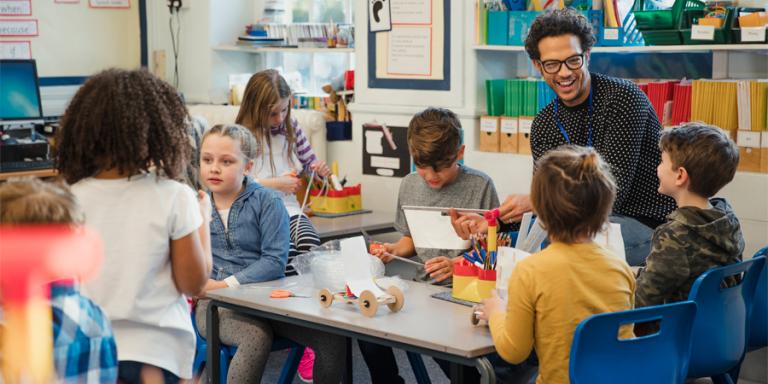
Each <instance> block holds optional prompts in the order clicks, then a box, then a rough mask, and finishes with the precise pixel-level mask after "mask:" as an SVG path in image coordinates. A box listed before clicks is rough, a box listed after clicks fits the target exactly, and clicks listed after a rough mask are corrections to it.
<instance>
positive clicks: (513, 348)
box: [480, 266, 535, 364]
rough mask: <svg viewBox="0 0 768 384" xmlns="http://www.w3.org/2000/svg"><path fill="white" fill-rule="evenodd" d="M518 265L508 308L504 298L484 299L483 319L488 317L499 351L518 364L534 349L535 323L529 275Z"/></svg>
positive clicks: (508, 359)
mask: <svg viewBox="0 0 768 384" xmlns="http://www.w3.org/2000/svg"><path fill="white" fill-rule="evenodd" d="M526 275H527V274H526V273H525V271H520V268H519V266H518V267H516V268H515V269H514V270H513V271H512V275H511V276H510V278H509V290H508V295H507V297H508V302H507V308H506V311H505V310H504V304H503V301H502V300H501V299H500V298H499V297H498V296H496V295H495V291H493V292H494V296H493V297H492V298H490V299H486V300H483V307H484V308H483V310H482V312H483V313H482V314H481V316H480V318H483V319H486V320H488V327H489V328H490V329H491V337H492V338H493V344H494V345H495V346H496V352H498V353H499V355H500V356H501V357H502V358H503V359H504V360H506V361H508V362H510V363H512V364H519V363H521V362H523V361H524V360H525V359H527V358H528V355H530V354H531V350H532V349H533V342H534V336H533V326H534V320H535V308H534V304H533V302H532V301H531V300H530V299H531V296H532V290H531V289H530V288H529V286H528V283H530V281H528V280H530V277H527V278H526Z"/></svg>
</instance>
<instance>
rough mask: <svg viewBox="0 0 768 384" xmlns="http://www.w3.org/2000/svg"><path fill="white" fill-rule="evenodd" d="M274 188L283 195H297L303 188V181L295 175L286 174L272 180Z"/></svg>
mask: <svg viewBox="0 0 768 384" xmlns="http://www.w3.org/2000/svg"><path fill="white" fill-rule="evenodd" d="M272 180H273V183H272V184H273V188H274V189H277V190H278V191H280V192H283V193H296V191H298V190H299V187H300V186H301V180H300V179H299V178H298V177H296V175H295V174H286V175H282V176H278V177H274V178H272Z"/></svg>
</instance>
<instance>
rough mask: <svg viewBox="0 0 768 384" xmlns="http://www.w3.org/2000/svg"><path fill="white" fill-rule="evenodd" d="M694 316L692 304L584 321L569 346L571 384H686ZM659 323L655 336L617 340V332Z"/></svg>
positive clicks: (594, 317) (630, 311)
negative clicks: (643, 324)
mask: <svg viewBox="0 0 768 384" xmlns="http://www.w3.org/2000/svg"><path fill="white" fill-rule="evenodd" d="M695 315H696V304H695V303H693V302H691V301H683V302H678V303H673V304H665V305H658V306H653V307H644V308H639V309H633V310H629V311H622V312H612V313H602V314H599V315H594V316H591V317H589V318H587V319H585V320H583V321H582V322H581V323H580V324H579V326H578V327H576V332H575V334H574V337H573V344H572V345H571V356H570V363H569V364H570V366H569V372H570V377H571V383H573V384H578V383H590V384H601V383H672V384H675V383H683V382H685V374H686V372H687V366H688V355H689V354H690V348H691V327H690V324H691V323H692V322H693V319H694V317H695ZM658 320H661V324H660V328H659V331H658V332H657V333H654V334H650V335H647V336H641V337H637V338H632V339H623V340H622V339H619V336H618V335H619V328H620V327H621V326H631V325H630V324H633V323H644V322H648V321H658ZM643 367H645V368H643Z"/></svg>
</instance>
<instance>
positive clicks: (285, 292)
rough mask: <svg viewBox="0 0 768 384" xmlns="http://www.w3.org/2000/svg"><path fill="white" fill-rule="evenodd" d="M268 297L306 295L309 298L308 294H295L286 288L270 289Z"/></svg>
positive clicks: (278, 297)
mask: <svg viewBox="0 0 768 384" xmlns="http://www.w3.org/2000/svg"><path fill="white" fill-rule="evenodd" d="M269 297H271V298H273V299H286V298H289V297H306V298H310V297H309V296H301V295H295V294H294V293H293V292H291V291H289V290H287V289H275V290H273V291H272V293H270V294H269Z"/></svg>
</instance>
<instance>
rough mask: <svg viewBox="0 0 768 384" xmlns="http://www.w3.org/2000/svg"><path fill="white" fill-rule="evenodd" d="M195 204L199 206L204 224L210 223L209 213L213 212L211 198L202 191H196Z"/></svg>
mask: <svg viewBox="0 0 768 384" xmlns="http://www.w3.org/2000/svg"><path fill="white" fill-rule="evenodd" d="M197 203H198V204H199V205H200V214H201V215H203V220H204V221H205V222H209V221H211V213H212V212H213V207H212V206H211V198H210V196H208V194H207V193H205V192H204V191H203V190H202V189H198V190H197Z"/></svg>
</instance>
